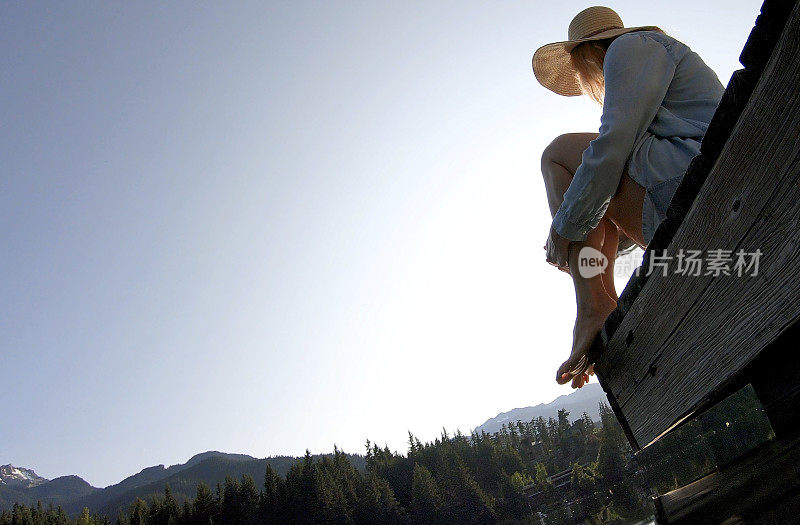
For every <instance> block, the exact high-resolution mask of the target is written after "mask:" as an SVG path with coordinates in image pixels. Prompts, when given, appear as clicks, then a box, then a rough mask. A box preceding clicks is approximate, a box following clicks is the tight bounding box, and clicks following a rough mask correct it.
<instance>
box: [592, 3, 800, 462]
mask: <svg viewBox="0 0 800 525" xmlns="http://www.w3.org/2000/svg"><path fill="white" fill-rule="evenodd" d="M798 9H800V7H798V5H795V7H794V9H793V11H792V15H791V17H790V19H789V21H788V23H787V24H786V27H785V28H784V31H783V34H782V37H781V39H780V41H779V42H778V45H777V47H776V48H775V50H774V52H773V54H772V56H771V58H770V61H769V62H768V64H767V66H766V68H765V70H764V74H763V75H762V76H761V78H760V80H759V82H758V84H757V85H756V88H755V90H754V92H753V95H752V96H751V98H750V101H749V102H748V105H747V107H746V108H745V110H744V112H743V113H742V115H741V117H740V118H739V120H738V121H737V123H736V126H735V127H734V129H733V132H732V133H731V136H730V138H729V140H728V141H727V143H726V144H725V146H724V148H723V150H722V152H721V154H720V156H719V158H718V160H717V162H716V164H715V165H714V167H713V168H712V170H711V173H710V174H709V176H708V179H707V181H706V183H705V184H704V186H703V188H702V189H701V191H700V194H699V195H698V196H697V198H696V200H695V203H694V205H693V206H692V208H691V210H690V211H689V213H688V215H687V216H686V218H685V220H684V221H683V223H682V225H681V227H680V228H679V229H678V231H677V232H676V234H675V236H674V238H673V240H672V242H671V244H670V245H669V248H668V252H667V253H668V254H669V255H673V256H674V255H676V254H677V253H678V250H679V249H680V248H684V249H699V250H704V251H707V250H711V249H719V248H724V249H730V250H734V252H735V251H736V250H739V249H744V250H745V251H746V252H751V251H755V250H756V249H760V250H761V252H762V256H761V262H760V268H759V275H758V276H757V277H735V276H720V277H712V276H701V277H689V276H681V275H675V274H674V273H670V274H669V275H667V276H661V275H660V274H657V275H651V276H650V277H649V279H648V280H647V283H646V284H645V287H644V288H643V289H642V291H641V293H640V294H639V295H638V297H637V299H636V301H635V302H634V304H633V305H632V307H631V309H630V311H629V312H628V313H627V315H626V316H625V318H624V319H623V321H622V323H621V324H620V326H619V328H618V329H617V330H616V332H615V334H614V336H613V337H612V339H611V340H610V341H609V343H608V345H607V347H606V349H605V351H604V352H603V354H602V355H601V356H600V358H599V359H598V362H597V365H596V367H595V369H596V370H597V373H598V377H599V378H600V380H601V382H602V383H603V386H604V388H605V389H606V391H607V392H609V393H610V394H611V395H612V396H613V397H614V398H615V400H616V404H617V406H618V416H622V418H624V423H625V424H626V425H627V426H628V428H629V430H630V434H629V438H632V439H631V440H632V444H633V445H634V446H635V447H637V448H638V447H639V446H640V445H646V444H649V443H650V442H652V441H653V440H655V439H656V438H658V437H659V436H660V435H661V434H662V433H664V432H665V431H667V430H668V429H669V428H670V427H671V426H673V425H674V424H675V423H676V422H678V421H680V420H681V419H683V418H684V417H685V416H687V415H688V414H691V413H692V411H694V410H697V409H699V408H701V407H702V406H703V404H704V400H705V399H707V398H708V395H709V393H710V392H713V391H714V390H715V389H716V388H718V387H720V386H721V385H723V384H724V383H726V382H727V381H729V380H730V378H731V377H732V376H733V375H735V374H737V373H738V372H740V371H741V370H742V369H743V368H744V367H745V366H746V365H747V364H748V363H749V362H750V361H752V360H753V358H755V357H756V356H757V355H758V353H759V352H760V351H761V350H762V349H763V348H765V347H766V346H767V345H769V343H770V342H772V341H774V340H775V339H776V338H777V337H778V336H779V335H780V334H781V333H782V332H783V331H784V330H785V329H786V328H787V327H788V326H790V325H791V324H792V323H793V322H795V321H796V320H798V318H800V264H798V262H800V118H797V116H798V115H800V89H799V88H798V84H799V82H798V79H800V60H798V58H799V57H800V16H799V15H798Z"/></svg>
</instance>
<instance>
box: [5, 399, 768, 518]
mask: <svg viewBox="0 0 800 525" xmlns="http://www.w3.org/2000/svg"><path fill="white" fill-rule="evenodd" d="M771 436H772V430H771V428H770V426H769V423H768V421H767V420H766V418H765V417H764V415H763V412H762V409H761V406H760V404H759V403H758V401H757V399H756V398H755V396H754V395H753V394H752V389H743V390H742V391H740V392H738V393H736V394H734V395H733V396H731V397H729V398H728V399H727V400H725V401H724V402H722V403H720V404H719V405H718V406H717V407H716V408H714V409H712V410H711V411H709V412H707V413H706V414H704V415H703V416H701V417H699V418H696V419H694V420H692V422H690V423H688V424H686V425H684V426H683V427H681V428H680V429H678V430H677V431H675V432H672V433H670V434H669V435H668V436H667V437H665V438H664V439H662V440H661V441H659V442H657V443H656V444H654V445H652V446H650V447H648V448H646V449H645V450H644V451H642V452H640V453H639V454H636V455H634V454H633V451H632V450H631V449H630V447H629V446H628V443H627V440H626V439H625V437H624V434H623V431H622V429H621V427H620V426H619V424H618V423H617V420H616V418H615V417H614V414H613V412H612V411H611V410H610V408H609V407H608V406H606V405H604V404H601V405H600V421H597V422H595V421H593V420H592V419H591V418H590V417H588V416H587V415H586V414H585V413H584V414H583V415H582V416H581V417H579V418H577V419H574V420H571V419H570V418H569V413H568V412H567V411H566V410H561V411H559V413H558V417H557V418H549V419H548V420H545V419H544V418H538V419H535V420H532V421H528V422H523V421H518V422H516V424H509V425H505V426H503V428H502V429H501V431H499V432H496V433H493V434H487V433H485V432H484V433H481V434H477V433H472V434H471V435H464V434H462V433H461V432H456V433H455V434H452V435H451V434H448V432H447V431H446V430H443V431H442V432H441V435H440V436H439V437H437V438H436V439H435V440H434V441H432V442H424V443H423V442H420V440H419V439H418V438H417V437H416V436H414V435H413V434H411V433H409V437H408V451H407V453H406V454H404V455H403V454H399V453H397V452H392V451H390V450H389V448H388V447H379V446H378V445H377V444H375V443H371V442H370V441H367V443H366V466H365V468H363V469H358V468H356V467H354V466H353V465H352V463H351V461H350V459H349V458H348V456H347V455H346V454H345V453H344V452H342V451H341V450H339V449H338V448H337V447H335V446H334V453H333V454H332V455H328V456H322V457H317V458H314V457H312V456H311V454H310V453H308V452H307V453H306V456H305V457H304V458H302V459H299V460H297V461H296V462H295V463H294V464H293V465H292V466H291V468H290V469H289V471H288V473H287V474H286V475H285V476H281V475H279V474H277V473H276V471H275V470H274V469H273V467H272V466H271V465H270V464H269V463H267V467H266V472H265V475H264V482H263V484H261V485H260V486H259V485H258V484H257V483H256V482H255V481H254V479H253V477H252V476H250V475H243V476H242V477H241V478H235V477H232V476H228V477H227V478H226V479H225V482H224V483H219V484H217V485H216V486H215V487H213V488H212V487H209V486H208V485H207V484H205V483H202V482H201V483H199V484H198V485H197V488H196V493H195V494H194V495H193V497H187V496H184V495H175V494H173V492H172V490H171V489H170V487H169V485H166V486H165V487H164V491H163V493H162V494H159V495H154V496H153V497H151V498H149V499H148V500H145V499H142V498H136V500H135V501H132V502H131V503H130V506H129V508H128V509H127V511H126V512H120V513H119V515H117V516H110V517H109V516H103V515H99V514H93V513H92V511H91V509H88V508H85V509H83V512H82V513H81V514H80V515H78V516H68V515H67V513H66V512H65V511H64V510H63V509H62V508H60V507H53V506H52V505H48V506H47V507H44V506H43V505H42V503H39V504H38V505H35V506H27V505H24V504H16V505H14V506H13V508H11V509H9V510H6V511H3V512H2V513H0V525H101V524H102V525H106V524H109V525H110V524H117V525H200V524H202V525H209V524H226V525H257V524H259V525H260V524H278V523H290V524H306V523H341V524H354V525H356V524H382V523H385V524H408V523H430V524H449V523H459V524H486V523H505V524H512V523H536V524H542V523H544V524H562V523H567V524H571V523H586V522H588V523H596V524H602V523H636V522H638V521H640V520H644V519H647V518H649V517H650V516H652V514H653V509H652V504H651V503H650V496H651V495H652V494H653V493H655V492H658V493H663V492H665V491H669V490H671V489H672V488H676V487H678V486H680V485H682V484H685V483H687V482H690V481H692V480H693V479H697V478H698V477H700V476H702V475H704V474H705V473H707V472H709V471H711V470H712V469H714V468H716V467H718V466H720V465H722V464H724V463H726V462H727V461H730V460H732V459H734V458H735V457H736V456H737V455H739V454H741V453H742V452H744V451H746V450H748V449H750V448H752V447H754V446H757V445H758V444H759V443H762V442H764V441H765V440H767V439H770V438H771Z"/></svg>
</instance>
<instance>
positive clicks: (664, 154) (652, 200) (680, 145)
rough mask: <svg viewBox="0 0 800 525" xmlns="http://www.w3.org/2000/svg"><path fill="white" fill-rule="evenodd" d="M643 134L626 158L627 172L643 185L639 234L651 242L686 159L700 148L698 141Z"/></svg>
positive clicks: (675, 187) (663, 216)
mask: <svg viewBox="0 0 800 525" xmlns="http://www.w3.org/2000/svg"><path fill="white" fill-rule="evenodd" d="M645 135H646V136H645V137H644V138H643V140H642V141H641V142H640V143H639V144H638V145H637V148H636V149H635V150H634V152H633V154H632V155H631V158H630V159H629V163H628V174H629V175H630V177H631V178H632V179H633V180H635V181H636V182H638V183H639V184H640V185H641V186H642V187H644V189H645V195H644V202H643V203H642V237H643V238H644V242H645V243H646V244H650V241H651V240H652V239H653V234H655V232H656V228H658V225H659V224H661V221H663V220H664V218H665V217H666V216H667V208H668V207H669V201H671V200H672V196H673V195H674V194H675V190H676V189H677V188H678V185H679V184H680V183H681V180H683V176H684V174H685V173H686V168H687V167H688V166H689V162H690V161H691V160H692V158H693V157H694V156H695V155H697V153H699V152H700V141H699V140H697V139H694V138H679V137H670V138H664V137H657V136H655V135H651V134H650V133H646V134H645Z"/></svg>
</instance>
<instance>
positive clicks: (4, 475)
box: [0, 465, 47, 489]
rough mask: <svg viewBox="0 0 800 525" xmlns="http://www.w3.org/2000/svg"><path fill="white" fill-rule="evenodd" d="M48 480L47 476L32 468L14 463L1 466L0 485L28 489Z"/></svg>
mask: <svg viewBox="0 0 800 525" xmlns="http://www.w3.org/2000/svg"><path fill="white" fill-rule="evenodd" d="M46 482H47V480H46V479H45V478H43V477H41V476H40V475H38V474H37V473H36V472H34V471H32V470H30V469H27V468H19V467H15V466H14V465H3V466H0V485H5V486H7V487H18V488H24V489H27V488H31V487H35V486H36V485H41V484H42V483H46Z"/></svg>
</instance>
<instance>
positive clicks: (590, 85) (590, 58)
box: [569, 28, 666, 106]
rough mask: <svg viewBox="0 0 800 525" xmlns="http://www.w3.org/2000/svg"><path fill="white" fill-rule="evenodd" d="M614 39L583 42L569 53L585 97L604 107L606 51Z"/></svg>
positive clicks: (661, 31) (656, 29)
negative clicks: (587, 96)
mask: <svg viewBox="0 0 800 525" xmlns="http://www.w3.org/2000/svg"><path fill="white" fill-rule="evenodd" d="M650 31H658V32H659V33H663V34H666V33H665V32H664V31H663V30H662V29H659V28H655V29H650ZM613 40H614V39H613V38H611V39H605V40H592V41H589V42H582V43H580V44H578V45H577V46H575V47H574V48H573V49H572V51H570V53H569V59H570V62H572V67H573V68H574V69H575V71H576V72H577V78H578V82H579V83H580V85H581V91H583V94H584V95H589V98H591V99H592V100H594V101H595V102H597V103H598V104H600V105H601V106H602V105H603V99H604V98H605V95H606V84H605V79H604V78H603V63H604V62H605V58H606V50H607V49H608V46H609V45H611V42H612V41H613Z"/></svg>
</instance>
